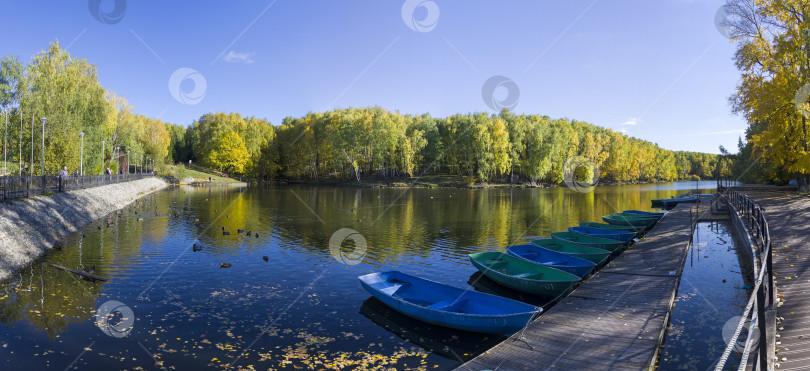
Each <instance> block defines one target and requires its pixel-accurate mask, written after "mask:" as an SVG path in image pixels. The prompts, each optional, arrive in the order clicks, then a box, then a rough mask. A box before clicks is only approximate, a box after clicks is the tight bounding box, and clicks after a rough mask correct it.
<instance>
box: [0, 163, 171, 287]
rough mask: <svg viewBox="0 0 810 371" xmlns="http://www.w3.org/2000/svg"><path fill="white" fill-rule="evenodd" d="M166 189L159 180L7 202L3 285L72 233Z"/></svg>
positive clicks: (0, 247)
mask: <svg viewBox="0 0 810 371" xmlns="http://www.w3.org/2000/svg"><path fill="white" fill-rule="evenodd" d="M166 187H167V184H166V182H164V181H163V180H162V179H160V178H157V177H155V178H149V179H140V180H134V181H131V182H125V183H117V184H109V185H105V186H101V187H95V188H88V189H82V190H77V191H70V192H65V193H58V194H56V195H53V196H39V197H33V198H25V199H19V200H14V201H10V202H6V204H4V205H2V206H0V281H3V280H5V279H6V278H8V277H9V276H10V275H11V274H12V273H13V272H15V271H17V270H18V269H20V268H21V267H24V266H25V265H27V264H30V263H31V262H33V261H34V260H35V259H37V258H39V257H40V256H42V255H43V254H44V253H46V252H47V251H48V250H50V249H51V248H53V247H54V245H55V244H56V243H57V242H58V241H59V240H61V239H62V238H64V237H65V236H67V235H69V234H70V233H73V232H75V231H77V230H79V229H81V228H83V227H85V226H87V225H88V224H90V223H92V222H94V221H96V220H98V219H99V218H102V217H104V216H105V215H107V214H109V213H111V212H114V211H116V210H119V209H122V208H124V207H126V206H127V205H129V204H131V203H132V202H134V201H136V200H138V199H140V198H141V197H143V196H146V195H148V194H150V193H152V192H155V191H158V190H161V189H164V188H166Z"/></svg>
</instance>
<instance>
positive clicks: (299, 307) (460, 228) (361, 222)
mask: <svg viewBox="0 0 810 371" xmlns="http://www.w3.org/2000/svg"><path fill="white" fill-rule="evenodd" d="M695 184H696V183H695V182H684V183H662V184H651V185H631V186H600V187H597V188H596V190H595V192H593V193H577V192H574V191H571V190H568V189H566V188H554V189H492V190H456V189H411V190H405V189H352V188H325V187H271V188H247V189H244V190H240V189H237V188H224V187H222V188H220V187H215V188H190V187H188V188H172V189H168V190H165V191H161V192H157V193H155V194H152V195H150V196H147V197H145V198H144V199H142V200H140V201H139V202H137V203H135V204H133V205H131V206H130V207H127V208H126V209H124V210H123V211H122V212H121V213H113V214H111V215H109V216H107V217H105V218H104V219H102V220H99V221H96V222H94V223H92V224H91V225H89V226H87V227H86V228H84V229H82V230H80V231H78V232H77V233H74V234H73V235H71V236H69V237H67V238H66V240H65V243H64V244H65V248H64V249H63V250H59V251H57V250H53V251H51V252H50V253H48V254H46V255H45V256H44V257H43V258H41V259H39V260H38V261H37V262H36V263H34V264H32V265H31V266H29V267H27V268H25V269H23V270H21V271H20V272H19V273H18V274H16V275H15V276H14V277H13V278H12V279H10V280H8V281H6V282H2V283H0V369H43V368H48V369H57V370H62V369H65V368H66V367H67V368H71V369H139V368H144V369H155V368H159V367H164V368H166V369H180V368H182V369H188V368H191V367H198V368H200V369H202V368H206V369H207V368H226V367H228V366H229V365H230V366H231V367H233V368H234V369H240V368H241V369H252V368H253V369H268V368H272V369H275V368H282V367H292V368H294V369H298V368H304V369H322V368H355V369H363V368H375V367H384V368H388V367H394V368H423V369H431V370H433V369H439V370H446V369H451V368H453V367H455V366H458V365H459V364H460V363H461V362H463V361H465V360H468V359H471V358H472V357H474V356H475V355H477V354H479V353H481V352H482V351H484V350H486V349H487V348H488V347H490V346H492V345H494V344H496V343H497V342H498V341H500V340H502V338H500V337H497V336H482V335H475V334H469V333H463V332H457V331H450V330H444V329H441V328H437V327H433V326H429V325H425V324H422V323H419V322H418V321H414V320H412V319H409V318H407V317H404V316H402V315H399V314H397V313H395V312H392V311H390V310H388V309H387V308H385V307H384V306H382V305H381V304H380V303H379V302H378V301H376V300H373V299H370V295H368V294H367V293H366V292H365V291H364V290H363V289H362V288H361V287H360V284H359V283H358V281H357V276H360V275H363V274H367V273H371V272H376V271H384V270H394V269H396V270H401V271H404V272H406V273H410V274H416V275H419V276H421V277H424V278H427V279H431V280H436V281H440V282H444V283H447V284H451V285H455V286H457V287H468V281H471V279H472V280H473V281H474V280H475V276H474V274H475V273H476V270H475V268H473V267H472V265H470V264H469V261H468V258H467V254H471V253H474V252H480V251H488V250H501V251H502V250H503V248H504V247H505V246H507V245H509V244H517V243H521V242H522V241H524V240H523V239H522V238H523V237H525V236H547V235H548V234H549V233H551V232H555V231H561V230H565V229H566V228H567V227H569V226H574V225H577V224H578V223H579V222H580V221H600V217H601V216H602V215H605V214H609V213H611V212H616V211H621V210H624V209H640V210H651V208H650V199H653V198H668V197H671V196H675V195H677V194H681V193H684V192H685V191H688V190H690V189H694V188H695ZM699 186H700V188H702V191H703V192H706V193H708V192H711V191H712V190H711V187H713V186H714V182H701V183H700V184H699ZM222 227H224V228H225V229H226V230H227V231H229V232H230V233H231V234H230V235H228V236H225V235H223V233H222V232H223V231H222ZM341 228H351V229H354V230H356V231H357V232H358V233H360V234H361V235H362V236H363V237H364V238H365V239H366V241H367V242H368V249H367V251H366V253H365V255H364V256H363V258H362V262H361V263H360V264H356V265H346V264H343V263H341V262H339V261H337V260H335V259H334V258H333V257H332V255H331V254H330V250H329V247H328V246H329V239H330V237H331V236H332V235H333V233H335V232H336V231H337V230H339V229H341ZM238 229H245V230H246V231H251V232H254V233H258V236H255V235H253V236H250V237H247V236H245V234H244V233H242V234H238V233H237V230H238ZM194 243H198V244H200V245H201V246H202V250H201V251H197V252H195V251H193V249H192V244H194ZM344 247H349V248H350V247H351V246H344ZM263 257H267V261H265V260H264V259H263ZM222 263H229V264H231V267H230V268H221V264H222ZM50 264H59V265H63V266H66V267H69V268H73V269H88V268H91V267H94V268H95V274H96V275H98V276H102V277H106V278H109V281H107V282H89V281H85V280H82V279H81V278H79V277H78V276H76V275H74V274H71V273H68V272H65V271H62V270H58V269H56V268H53V267H51V266H50ZM682 288H683V284H682ZM476 289H478V290H482V291H491V292H498V293H501V294H503V295H507V296H510V295H511V296H514V297H517V298H520V299H522V300H525V301H528V302H532V303H535V304H536V305H542V304H543V300H544V299H543V298H536V297H524V296H520V295H516V294H515V293H514V292H509V291H508V290H503V289H500V288H499V287H497V286H496V285H493V284H492V283H491V282H487V280H486V279H482V280H480V281H478V283H477V284H476ZM111 301H112V302H111ZM105 303H107V304H106V305H105ZM113 308H117V309H115V310H112V313H113V314H114V316H113V319H112V320H110V321H109V322H108V323H106V324H104V323H99V324H97V323H96V314H97V311H100V312H102V313H106V312H108V311H109V310H110V309H113ZM127 308H129V309H130V310H131V312H129V311H128V310H127ZM129 313H131V314H129Z"/></svg>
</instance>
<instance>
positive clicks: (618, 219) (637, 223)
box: [602, 215, 655, 228]
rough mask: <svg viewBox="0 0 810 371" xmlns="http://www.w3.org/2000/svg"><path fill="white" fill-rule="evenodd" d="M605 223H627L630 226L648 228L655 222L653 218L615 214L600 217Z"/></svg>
mask: <svg viewBox="0 0 810 371" xmlns="http://www.w3.org/2000/svg"><path fill="white" fill-rule="evenodd" d="M602 220H604V221H605V223H608V224H613V225H629V226H631V227H639V228H650V227H652V225H653V224H655V220H649V219H637V218H627V217H622V216H616V215H605V216H603V217H602Z"/></svg>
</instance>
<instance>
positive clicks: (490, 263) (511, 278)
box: [470, 251, 581, 297]
mask: <svg viewBox="0 0 810 371" xmlns="http://www.w3.org/2000/svg"><path fill="white" fill-rule="evenodd" d="M470 261H471V262H472V264H473V265H474V266H475V267H476V268H478V270H479V271H481V273H483V274H484V275H485V276H487V277H488V278H490V279H491V280H493V281H495V282H497V283H499V284H501V285H504V286H506V287H509V288H511V289H515V290H518V291H523V292H527V293H529V294H535V295H541V296H549V297H557V296H559V295H563V294H565V293H567V292H568V291H569V290H571V288H572V287H574V285H576V284H577V282H579V281H580V280H581V278H580V277H579V276H577V275H574V274H571V273H568V272H563V271H561V270H559V269H554V268H551V267H546V266H542V265H539V264H534V263H531V262H528V261H525V260H523V259H518V258H515V257H513V256H509V255H508V254H506V253H502V252H498V251H492V252H480V253H476V254H470Z"/></svg>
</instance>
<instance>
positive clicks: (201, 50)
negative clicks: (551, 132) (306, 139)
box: [0, 0, 746, 153]
mask: <svg viewBox="0 0 810 371" xmlns="http://www.w3.org/2000/svg"><path fill="white" fill-rule="evenodd" d="M99 1H100V12H97V13H96V15H98V14H102V16H98V18H99V19H101V20H102V21H99V20H97V19H96V18H95V17H94V16H93V14H92V13H91V11H90V8H91V7H92V6H93V1H90V2H89V3H88V2H87V1H58V2H57V1H47V2H46V1H10V0H0V14H2V15H3V29H4V30H6V31H5V35H4V36H3V37H2V40H0V54H4V55H5V54H12V55H18V56H20V57H22V58H23V59H24V60H25V61H29V60H30V58H31V56H33V55H34V54H36V53H37V52H38V51H40V50H42V49H45V48H46V47H47V45H48V43H49V42H52V41H54V40H56V39H58V40H59V41H60V42H61V43H62V45H63V46H64V47H69V51H70V53H71V54H72V55H74V56H78V57H84V58H87V59H88V60H89V61H90V62H91V63H94V64H96V65H97V66H98V70H99V78H100V80H101V83H102V84H103V85H104V87H105V88H107V89H110V90H113V91H115V92H116V93H117V94H118V95H121V96H123V97H126V98H127V99H128V100H129V101H130V103H132V104H133V105H134V106H135V107H136V108H137V110H138V111H139V112H140V113H143V114H145V115H147V116H151V117H157V118H160V119H162V120H164V121H167V122H172V123H175V124H182V125H188V124H190V123H191V122H192V121H193V120H194V119H195V118H198V117H199V116H200V115H202V114H204V113H207V112H216V111H225V112H239V113H241V114H243V115H247V116H257V117H261V118H267V119H268V120H270V121H271V122H272V123H273V124H274V125H279V124H280V123H281V120H282V119H283V118H284V117H286V116H301V115H304V114H306V113H307V112H309V111H324V110H328V109H332V108H336V107H349V106H352V107H361V106H373V105H379V106H382V107H384V108H386V109H390V110H399V111H400V112H403V113H413V114H421V113H430V114H431V115H433V116H439V117H444V116H447V115H450V114H453V113H459V112H461V113H466V112H483V111H491V109H490V108H489V107H487V105H486V104H485V103H484V100H483V99H482V96H481V95H482V93H481V89H482V86H483V84H484V82H485V81H486V80H487V79H488V78H490V77H492V76H494V75H503V76H506V77H508V78H509V79H511V80H512V81H514V82H515V83H516V84H517V85H518V87H519V89H520V96H519V101H518V103H517V105H516V106H515V108H514V109H513V111H515V112H517V113H527V114H543V115H549V116H551V117H554V118H558V117H568V118H572V119H577V120H582V121H587V122H590V123H593V124H596V125H600V126H604V127H608V128H613V129H615V130H617V131H624V132H626V133H627V134H628V135H631V136H635V137H638V138H642V139H646V140H649V141H652V142H656V143H658V144H659V145H661V146H662V147H664V148H668V149H673V150H693V151H702V152H711V153H717V152H718V150H717V147H718V145H720V144H723V145H725V146H726V147H727V148H731V149H736V143H737V137H738V136H739V135H741V134H742V132H743V130H744V129H745V127H746V124H745V122H744V120H743V119H742V118H741V117H737V116H734V115H732V114H731V112H730V109H729V106H728V103H727V98H728V96H729V95H730V94H731V93H732V92H733V90H734V87H735V84H736V83H737V80H738V76H739V74H738V72H737V71H736V69H735V68H734V64H733V61H732V57H733V53H734V46H733V45H732V44H730V43H729V41H728V40H727V39H726V38H725V37H723V36H722V35H721V33H720V32H718V30H717V29H716V27H715V24H714V16H715V13H716V11H717V9H718V8H719V7H720V6H721V5H722V4H723V3H724V1H723V0H653V1H651V0H637V1H629V0H596V1H594V0H566V1H559V0H554V1H551V0H526V1H494V0H490V1H483V0H452V1H450V0H447V1H443V0H435V3H434V4H435V7H432V8H430V9H429V8H428V7H416V8H415V11H414V17H415V19H416V20H417V21H419V22H421V23H417V24H416V25H415V26H414V23H411V24H410V25H411V26H413V28H416V29H417V30H414V29H412V28H411V27H409V26H408V24H407V23H406V21H404V18H403V5H404V4H405V1H403V0H391V1H389V0H385V1H383V0H346V1H326V0H322V1H313V0H309V1H303V0H301V1H299V0H277V1H273V0H262V1H258V0H257V1H210V2H209V1H199V2H185V3H181V2H177V1H171V2H167V1H133V0H130V1H121V3H125V5H126V9H125V12H124V13H123V15H121V16H118V15H119V14H116V12H115V11H114V1H113V0H103V1H101V0H96V2H99ZM415 3H420V1H419V0H415ZM428 3H431V2H430V1H428ZM427 5H430V4H427ZM436 9H438V12H436ZM104 14H106V15H107V18H104V17H103V15H104ZM436 16H438V18H436V19H437V21H436V22H435V23H430V19H429V20H428V23H427V24H426V23H425V22H424V21H422V20H423V19H424V18H426V17H431V18H435V17H436ZM406 18H407V19H409V20H410V19H412V18H410V17H406ZM105 19H107V21H108V22H110V23H109V24H108V23H104V22H103V20H105ZM420 24H421V25H422V26H421V29H422V30H423V31H427V32H420V31H419V29H420ZM180 68H190V69H193V70H196V71H198V72H199V75H195V76H196V77H197V79H198V80H197V81H199V80H200V79H199V77H200V76H202V78H204V81H205V89H204V90H202V89H201V88H200V87H201V85H199V83H198V85H199V86H196V87H197V92H196V93H201V92H203V91H204V95H201V94H196V93H195V92H193V90H195V83H194V80H193V79H191V78H188V79H184V80H183V79H182V78H183V77H185V76H186V75H187V73H186V74H185V75H179V77H180V79H181V80H182V83H181V84H180V85H179V88H178V89H179V90H178V89H175V93H176V94H175V95H178V96H180V95H182V93H183V92H185V93H186V94H187V99H186V101H187V102H195V101H197V100H199V102H197V103H196V104H193V105H192V104H185V103H182V102H181V100H182V98H181V99H179V100H178V99H175V97H174V96H173V94H172V92H171V91H170V88H169V84H170V77H171V76H172V74H173V73H174V72H175V71H177V70H178V69H180ZM178 92H179V93H178ZM188 94H191V95H190V96H189V95H188ZM506 95H507V91H506V90H505V89H504V88H501V89H499V90H496V96H497V97H505V96H506ZM200 98H201V99H200Z"/></svg>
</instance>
